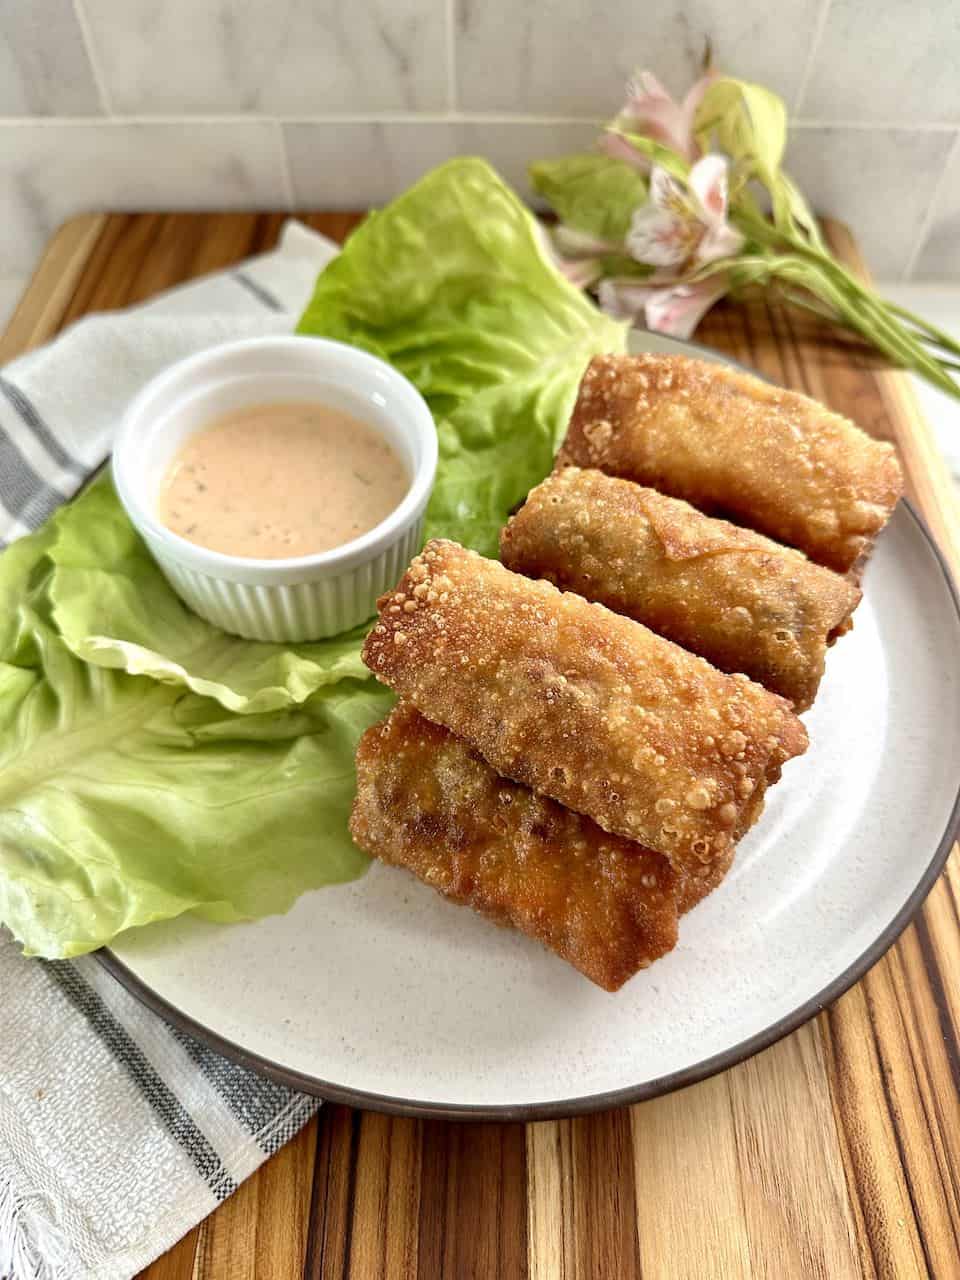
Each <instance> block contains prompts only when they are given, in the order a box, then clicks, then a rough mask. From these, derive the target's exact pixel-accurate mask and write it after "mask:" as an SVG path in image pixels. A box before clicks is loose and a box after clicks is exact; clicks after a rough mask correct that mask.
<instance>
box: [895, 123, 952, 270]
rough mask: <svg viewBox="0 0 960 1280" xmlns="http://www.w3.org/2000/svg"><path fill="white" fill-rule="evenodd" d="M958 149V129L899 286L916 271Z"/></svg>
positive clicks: (939, 174)
mask: <svg viewBox="0 0 960 1280" xmlns="http://www.w3.org/2000/svg"><path fill="white" fill-rule="evenodd" d="M958 148H960V129H958V130H957V131H956V132H955V133H954V135H953V141H952V142H951V143H950V146H949V148H948V150H947V154H946V155H945V156H944V158H943V164H942V165H941V167H940V172H939V173H938V174H937V180H936V182H935V183H934V184H933V190H932V191H931V192H930V199H929V200H928V201H927V208H926V211H925V212H924V215H923V217H922V218H921V220H920V226H919V228H918V230H917V238H916V241H915V242H914V246H913V249H912V250H911V252H910V256H909V257H908V258H907V261H906V264H905V266H904V268H903V274H902V275H901V276H900V283H901V284H906V283H907V282H908V281H909V280H910V278H911V277H912V275H913V273H914V271H915V270H916V266H917V263H918V262H919V261H920V255H921V253H922V252H923V249H924V246H925V245H926V243H927V240H928V239H929V238H930V232H931V231H932V229H933V220H934V218H935V217H936V213H937V204H938V203H939V200H940V193H941V191H942V190H943V185H944V183H945V182H946V180H947V174H948V173H949V171H950V166H951V164H952V163H953V161H954V160H955V159H956V156H957V151H958Z"/></svg>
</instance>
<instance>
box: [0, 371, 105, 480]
mask: <svg viewBox="0 0 960 1280" xmlns="http://www.w3.org/2000/svg"><path fill="white" fill-rule="evenodd" d="M0 392H3V394H4V395H5V396H6V398H7V399H8V400H9V401H10V403H11V404H12V405H13V407H14V409H16V411H17V413H18V414H19V415H20V419H21V421H22V422H23V423H24V425H25V426H26V427H28V428H29V429H30V432H31V434H32V435H33V436H35V437H36V439H37V440H39V441H40V443H41V444H42V445H43V447H44V448H45V449H46V451H47V453H49V455H50V457H51V458H52V459H53V460H54V462H55V463H56V464H57V466H60V467H63V468H64V470H66V471H72V472H73V473H74V475H77V476H81V477H84V476H86V474H87V469H86V467H84V466H83V464H82V463H80V462H78V461H77V460H76V458H74V457H72V456H71V455H70V454H69V453H67V451H66V449H65V448H64V447H63V445H62V444H61V443H60V441H59V440H58V439H57V437H56V436H55V435H54V434H53V432H52V431H51V430H50V428H49V427H48V426H47V424H46V423H45V422H44V420H43V419H42V418H41V417H40V415H39V413H37V410H36V407H35V406H34V404H33V402H32V401H31V400H30V399H29V398H28V397H27V396H26V395H25V394H24V393H23V391H21V390H20V388H19V387H17V386H15V385H14V384H13V383H12V382H10V381H8V379H6V378H4V377H3V376H2V375H0Z"/></svg>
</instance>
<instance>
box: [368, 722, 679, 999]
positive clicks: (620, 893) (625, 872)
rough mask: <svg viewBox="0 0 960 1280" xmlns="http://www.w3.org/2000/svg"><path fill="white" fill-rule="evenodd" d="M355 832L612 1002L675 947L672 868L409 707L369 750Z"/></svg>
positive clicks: (372, 736) (378, 732)
mask: <svg viewBox="0 0 960 1280" xmlns="http://www.w3.org/2000/svg"><path fill="white" fill-rule="evenodd" d="M350 831H351V834H352V835H353V838H354V840H355V841H356V842H357V844H358V845H359V846H360V848H361V849H364V850H366V852H367V853H370V854H372V855H373V856H374V857H376V858H379V859H380V860H381V861H383V862H387V863H390V864H392V865H394V866H400V867H406V868H407V869H408V870H410V871H412V872H413V873H414V875H415V876H417V877H418V878H419V879H420V880H422V881H424V883H426V884H429V885H432V887H433V888H434V889H437V890H438V891H439V892H440V893H442V894H443V895H444V897H446V898H450V899H451V900H452V901H454V902H457V903H461V904H463V905H466V906H470V907H473V908H474V909H475V910H476V911H479V912H481V913H482V914H483V915H485V916H488V917H489V918H491V919H493V920H495V921H496V922H497V923H499V924H504V925H512V926H513V927H514V928H515V929H519V930H520V931H521V932H522V933H525V934H527V935H528V936H529V937H531V938H536V939H537V941H539V942H542V943H543V945H544V946H546V947H549V948H550V950H551V951H555V952H556V953H557V955H559V956H561V957H562V958H563V959H564V960H566V961H568V962H569V963H570V964H572V965H574V966H575V967H576V968H577V969H579V970H580V972H581V973H583V974H585V975H586V976H587V977H588V978H590V980H591V981H592V982H595V983H597V985H598V986H601V987H604V988H605V989H606V990H607V991H616V990H617V989H618V988H619V987H621V986H622V985H623V984H624V982H626V980H627V979H628V978H630V977H632V976H633V974H635V973H636V972H637V970H638V969H643V968H645V967H646V966H647V965H649V964H650V963H651V962H652V961H653V960H656V959H657V957H658V956H662V955H664V954H665V953H666V952H667V951H670V950H671V949H672V948H673V946H674V945H675V943H676V940H677V893H678V889H677V876H676V874H675V873H674V872H673V871H672V870H671V867H670V864H669V862H668V861H667V859H666V858H664V857H663V856H662V855H661V854H659V853H653V852H652V851H650V850H649V849H643V848H641V847H640V846H639V845H635V844H633V843H632V842H631V841H629V840H624V839H622V838H621V837H620V836H615V835H609V834H608V833H607V832H605V831H601V830H600V828H599V827H598V826H596V824H595V823H593V822H591V821H590V819H589V818H584V817H582V816H581V815H580V814H576V813H572V812H571V811H570V810H569V809H565V808H564V807H563V806H562V805H559V804H557V803H556V802H555V801H553V800H549V799H547V798H546V797H545V796H537V795H535V794H534V793H533V792H532V791H530V790H528V789H527V788H526V787H522V786H520V785H519V784H518V783H515V782H508V781H506V780H505V779H504V778H500V777H498V776H497V774H496V773H495V772H494V771H493V770H492V769H491V768H490V766H489V765H488V764H487V763H486V762H485V761H484V760H483V759H482V758H481V757H480V756H479V755H478V754H477V753H476V752H475V751H473V750H472V749H471V748H470V747H468V746H467V744H466V743H465V742H463V741H462V739H460V738H457V737H455V736H454V735H453V734H452V733H450V732H449V731H448V730H446V729H444V728H441V726H439V725H436V724H433V723H431V722H430V721H429V720H427V719H425V718H424V717H423V716H421V715H420V714H419V712H417V711H416V710H414V708H413V707H412V706H411V705H410V704H409V703H402V702H401V703H400V704H399V706H397V707H395V708H394V710H393V711H392V712H391V714H390V716H389V717H388V718H387V719H386V720H385V721H383V722H382V723H381V724H378V725H374V727H373V728H372V729H368V730H367V732H366V733H365V734H364V736H363V738H361V740H360V746H359V748H358V750H357V796H356V800H355V801H354V806H353V815H352V817H351V820H350ZM702 883H703V882H698V888H699V887H701V885H702Z"/></svg>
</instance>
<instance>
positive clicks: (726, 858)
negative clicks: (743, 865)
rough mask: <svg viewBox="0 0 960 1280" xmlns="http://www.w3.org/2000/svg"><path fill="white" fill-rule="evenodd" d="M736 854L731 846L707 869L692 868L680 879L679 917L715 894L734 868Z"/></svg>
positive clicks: (678, 896) (706, 867) (678, 893)
mask: <svg viewBox="0 0 960 1280" xmlns="http://www.w3.org/2000/svg"><path fill="white" fill-rule="evenodd" d="M735 852H736V849H735V848H734V847H733V846H731V847H730V848H729V849H728V850H727V851H726V853H725V854H724V855H723V857H721V858H717V859H716V861H715V862H711V863H709V864H708V865H707V866H705V867H699V868H693V867H691V868H689V869H688V871H687V873H686V874H685V875H682V876H681V877H680V883H679V884H678V886H677V914H678V915H681V916H685V915H686V914H687V912H688V911H692V910H693V908H694V907H695V906H696V905H697V903H698V902H702V901H703V900H704V898H705V897H706V896H707V895H708V894H710V893H713V891H714V889H716V887H717V886H718V885H719V884H720V882H721V880H723V878H724V876H725V875H726V874H727V872H728V871H729V870H730V868H731V867H732V866H733V855H734V853H735Z"/></svg>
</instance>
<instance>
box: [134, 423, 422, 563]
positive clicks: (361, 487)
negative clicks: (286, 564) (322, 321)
mask: <svg viewBox="0 0 960 1280" xmlns="http://www.w3.org/2000/svg"><path fill="white" fill-rule="evenodd" d="M409 486H410V475H409V473H408V471H407V468H406V467H405V466H404V464H403V462H402V461H401V459H400V458H399V457H398V455H397V453H396V452H395V451H394V449H393V448H391V446H390V445H389V444H387V442H386V441H385V440H384V439H383V437H382V436H381V435H380V434H379V433H378V432H377V431H376V430H375V429H374V428H373V427H371V426H370V425H369V424H368V423H366V422H363V421H361V420H360V419H359V418H355V417H353V416H352V415H351V414H349V413H345V412H343V410H340V409H334V408H332V407H330V406H329V405H324V404H312V403H306V402H302V401H296V402H285V403H276V404H262V405H253V406H251V407H250V408H246V409H241V410H237V411H236V412H233V413H230V414H227V415H225V416H224V417H222V418H218V419H217V420H216V421H214V422H212V423H211V424H210V426H208V427H204V428H203V429H202V430H200V431H197V432H195V433H194V434H193V435H192V436H190V437H189V438H188V439H187V440H186V441H185V443H184V444H183V445H182V446H181V448H180V451H179V452H178V453H177V455H176V457H175V458H174V460H173V463H172V465H171V467H170V470H169V471H168V473H167V476H166V478H165V479H164V482H163V486H162V488H161V490H160V498H159V501H158V503H157V514H158V516H159V518H160V520H161V521H162V522H163V524H165V525H166V526H167V528H168V529H171V530H172V531H173V532H174V533H178V534H180V536H181V537H183V538H188V539H189V540H190V541H191V542H195V543H197V544H198V545H199V546H202V547H208V548H209V549H210V550H212V551H222V552H225V553H226V554H227V555H234V556H245V557H254V558H258V559H265V560H277V559H282V558H285V557H287V556H306V555H312V554H314V553H316V552H318V551H329V550H331V549H332V548H334V547H339V546H342V545H343V544H344V543H345V542H350V541H351V540H352V539H353V538H357V537H359V536H360V535H361V534H362V533H366V532H367V531H368V530H369V529H372V528H373V527H374V526H375V525H378V524H379V523H380V521H381V520H383V519H384V518H385V517H386V516H387V515H389V514H390V512H391V511H393V510H394V508H395V507H396V506H398V505H399V503H400V501H401V500H402V498H403V496H404V494H405V493H406V491H407V489H408V488H409Z"/></svg>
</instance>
